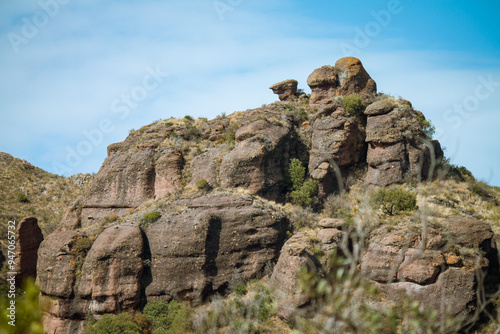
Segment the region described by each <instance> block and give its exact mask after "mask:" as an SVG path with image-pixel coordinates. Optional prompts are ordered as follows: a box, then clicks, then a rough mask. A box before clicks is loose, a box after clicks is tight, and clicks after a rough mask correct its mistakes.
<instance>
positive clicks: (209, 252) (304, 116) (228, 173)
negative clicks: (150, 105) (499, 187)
mask: <svg viewBox="0 0 500 334" xmlns="http://www.w3.org/2000/svg"><path fill="white" fill-rule="evenodd" d="M308 84H309V86H310V87H311V90H312V93H311V96H310V97H309V99H307V98H299V99H296V98H293V96H294V95H295V94H296V89H297V82H296V81H294V80H287V81H284V82H281V83H279V84H276V85H273V86H272V87H271V89H273V91H274V92H275V93H277V94H279V95H280V99H281V100H286V102H277V103H274V104H271V105H267V106H262V107H260V108H256V109H251V110H247V111H243V112H237V113H234V114H232V115H230V116H224V115H223V116H220V117H218V118H216V119H213V120H203V119H198V120H194V119H192V118H191V117H188V116H186V117H185V118H184V119H182V120H173V119H170V120H163V121H158V122H155V123H153V124H150V125H147V126H145V127H143V128H141V129H139V130H137V131H133V132H132V133H131V134H130V135H129V136H128V137H127V139H126V140H125V141H123V142H121V143H116V144H112V145H110V146H109V147H108V156H107V158H106V159H105V161H104V163H103V165H102V167H101V169H100V170H99V172H98V173H97V175H96V176H95V177H94V180H93V182H92V184H91V185H90V187H89V189H88V190H87V191H86V193H85V194H84V196H82V197H80V198H78V199H76V200H75V202H74V204H73V205H72V206H71V207H70V208H68V210H67V212H66V214H65V217H64V218H63V221H62V222H61V225H60V227H59V228H58V230H57V231H56V232H54V233H53V234H51V235H50V236H49V237H48V238H47V239H46V240H45V241H43V242H42V244H41V245H40V248H39V250H38V264H37V273H38V276H37V283H38V285H39V286H40V289H41V296H42V297H41V298H42V301H44V302H47V305H48V308H47V311H46V313H45V315H44V326H45V330H46V331H47V332H48V333H49V334H52V333H61V332H79V331H80V330H81V328H82V326H83V324H84V323H85V321H86V319H88V318H89V316H92V317H94V318H99V317H100V316H101V315H102V314H104V313H118V312H121V311H124V310H129V309H140V308H141V307H142V306H143V305H144V303H145V302H146V301H150V300H171V299H178V300H187V301H192V302H193V303H201V302H204V301H206V300H207V299H209V298H210V296H212V295H214V294H219V293H220V294H224V293H225V292H226V291H227V289H228V287H229V285H230V282H231V281H233V280H234V279H236V278H240V279H251V278H260V277H262V275H263V271H264V268H265V266H266V264H267V263H276V262H277V265H276V267H275V269H274V272H273V275H272V277H271V281H270V284H271V286H274V287H276V289H278V290H279V291H281V293H282V295H283V296H284V298H285V300H286V301H287V302H286V303H285V304H288V305H289V306H294V307H301V306H303V305H304V304H305V303H307V300H304V299H301V297H300V296H292V295H293V293H294V291H295V290H296V287H297V284H298V281H297V271H298V269H299V268H300V267H302V266H303V265H307V266H309V267H310V268H311V269H314V268H316V269H318V268H323V267H325V265H326V263H324V261H323V260H317V257H316V255H317V254H315V253H314V252H312V251H311V249H312V248H316V250H319V251H320V252H323V253H325V254H327V253H330V252H331V251H333V250H336V251H337V252H342V251H346V249H347V248H348V247H349V240H348V239H349V238H348V234H347V233H346V231H344V230H342V229H343V225H344V222H343V221H342V220H335V219H324V220H322V221H321V222H320V223H319V225H318V226H319V227H321V228H320V229H317V230H314V231H308V232H303V233H298V234H296V235H294V236H293V237H291V238H290V239H289V240H288V241H286V243H285V239H286V232H287V231H288V229H289V226H288V225H289V223H288V219H287V217H286V216H285V214H283V213H282V211H281V209H279V207H277V206H276V205H275V204H273V202H272V201H277V202H285V201H286V200H287V196H286V194H287V192H289V191H290V189H291V184H290V180H289V176H288V166H289V163H290V160H291V159H292V158H297V159H299V160H300V161H301V162H302V163H303V164H304V166H305V168H306V174H307V177H311V178H312V179H314V180H316V181H317V185H318V188H319V193H318V198H319V200H318V205H321V200H322V199H324V198H326V197H327V196H328V195H330V194H332V193H337V192H340V191H342V190H343V189H344V187H345V185H344V180H345V178H346V177H357V180H358V181H359V182H363V181H364V182H365V183H366V184H369V185H375V186H388V185H392V184H398V183H403V182H405V181H406V180H415V181H421V180H426V179H430V178H431V177H432V171H433V167H434V166H435V164H436V162H437V161H439V159H441V157H442V151H441V148H440V145H439V142H437V141H432V140H431V138H428V137H427V135H426V134H425V132H424V129H423V125H422V120H425V119H424V118H423V115H422V114H421V113H420V112H418V111H415V110H413V108H412V106H411V104H410V103H409V102H408V101H405V100H400V99H393V98H390V97H387V96H384V95H377V94H376V84H375V82H374V81H373V79H371V78H370V76H369V75H368V73H367V72H366V71H365V69H364V67H363V65H362V64H361V62H360V61H359V60H358V59H355V58H350V57H349V58H343V59H340V60H339V61H337V63H336V64H335V66H323V67H321V68H319V69H317V70H315V71H314V72H313V73H312V74H311V75H310V76H309V78H308ZM352 94H358V95H359V96H360V97H361V99H360V100H361V102H360V103H361V105H358V106H356V108H359V110H355V111H354V112H353V111H352V110H351V109H350V108H351V106H348V105H344V103H345V102H344V101H343V96H344V97H345V96H347V95H352ZM258 196H260V197H262V198H263V199H260V198H259V197H258ZM152 211H156V212H155V213H156V216H155V217H156V218H155V219H147V218H145V217H146V216H145V213H146V212H152ZM157 218H158V219H157ZM117 220H118V221H117ZM456 221H459V222H460V223H459V225H460V226H458V225H457V228H456V229H451V230H450V231H449V233H448V234H446V235H439V237H441V241H439V240H438V239H439V238H438V234H436V235H433V236H432V238H433V239H432V240H433V243H432V242H431V240H430V239H429V240H428V242H429V244H428V245H427V244H425V245H424V246H422V245H420V244H418V245H417V244H414V243H411V242H408V243H402V244H401V243H399V244H398V243H396V244H395V243H394V242H392V241H390V240H395V239H397V238H396V236H393V237H392V238H391V237H390V236H387V238H386V239H381V240H379V239H377V238H374V239H371V240H370V243H369V245H368V248H367V250H366V253H365V254H364V256H363V257H362V258H361V259H360V263H359V266H360V270H361V272H362V273H363V275H365V276H366V277H368V278H370V279H371V280H373V281H374V282H377V284H380V289H381V290H383V291H385V292H386V294H387V296H388V297H389V298H391V299H394V300H397V299H398V298H400V295H401V292H402V291H418V292H415V296H417V297H415V298H417V299H419V298H420V297H418V296H424V295H432V296H436V297H435V298H433V301H432V303H434V304H432V303H431V305H430V306H433V307H434V306H436V305H437V304H436V303H438V301H439V300H440V299H439V298H441V297H440V296H441V293H442V292H446V294H445V296H444V297H442V298H446V299H444V300H441V301H439V302H450V303H454V306H453V307H454V308H453V310H451V312H452V313H454V314H456V315H460V314H466V313H468V312H470V311H471V305H473V303H474V296H475V295H474V291H475V290H474V289H475V285H474V284H475V281H474V280H475V276H474V275H473V271H472V270H473V268H475V266H474V265H472V262H471V261H472V260H471V259H468V258H458V259H454V258H453V257H452V255H450V254H448V253H449V252H445V251H444V250H443V249H442V248H440V247H441V246H443V245H445V244H447V243H451V240H455V241H456V243H458V244H461V243H463V245H464V247H469V248H470V249H472V250H473V251H478V252H479V251H480V252H483V253H484V254H485V255H484V256H483V258H484V259H486V260H482V261H483V262H482V263H484V266H483V268H484V269H485V270H486V269H487V268H489V266H490V265H491V263H492V262H494V261H492V260H491V259H492V257H491V252H492V250H493V249H494V245H493V243H492V242H491V231H490V230H488V227H487V226H483V225H481V223H480V222H477V221H469V220H466V221H463V218H460V217H458V218H450V220H449V221H447V223H449V224H450V226H452V225H453V224H455V223H454V222H456ZM453 226H454V225H453ZM465 226H467V227H465ZM481 231H482V232H481ZM470 233H472V237H469V238H466V237H465V235H468V234H469V235H470ZM398 238H399V236H398ZM311 240H313V241H314V242H313V241H311ZM388 240H389V241H388ZM283 244H284V246H283ZM433 245H434V246H433ZM346 247H347V248H346ZM425 247H427V250H426V248H425ZM280 250H281V252H280ZM424 250H425V251H424ZM280 254H281V255H280ZM322 261H323V262H322ZM325 261H326V260H325ZM485 261H486V262H485ZM459 264H460V265H462V264H464V265H465V266H466V269H462V268H461V267H458V265H459ZM453 285H460V286H462V287H463V288H461V290H460V292H459V293H454V292H453V291H450V287H451V286H453ZM438 297H439V298H438ZM420 299H422V302H423V303H424V304H425V300H424V299H423V297H422V298H420ZM420 299H419V300H420ZM285 304H284V305H285ZM290 312H291V311H290V309H289V308H288V309H287V308H286V307H282V308H281V309H280V314H281V315H282V316H284V317H288V316H290V314H291V313H290Z"/></svg>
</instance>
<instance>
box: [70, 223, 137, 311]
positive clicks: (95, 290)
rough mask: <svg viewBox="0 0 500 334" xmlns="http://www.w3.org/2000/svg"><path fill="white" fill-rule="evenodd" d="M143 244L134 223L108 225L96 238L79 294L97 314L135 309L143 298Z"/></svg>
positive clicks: (84, 270)
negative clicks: (88, 301)
mask: <svg viewBox="0 0 500 334" xmlns="http://www.w3.org/2000/svg"><path fill="white" fill-rule="evenodd" d="M143 248H144V243H143V238H142V232H141V229H140V228H139V227H138V226H135V225H131V224H121V225H116V226H112V227H109V228H107V229H105V230H104V232H102V233H101V234H100V235H99V237H98V238H97V239H96V240H95V242H94V243H93V245H92V248H91V249H90V251H89V252H88V254H87V257H86V258H85V262H84V264H83V266H82V269H81V271H82V276H81V278H80V280H79V283H78V295H79V296H80V298H81V299H85V300H90V305H89V311H90V313H91V314H92V315H93V316H94V317H95V318H98V317H99V316H100V315H102V314H105V313H117V312H119V311H122V310H127V309H136V308H137V307H138V306H139V302H140V300H141V279H142V273H143V269H144V268H143V259H142V258H143V252H144V249H143Z"/></svg>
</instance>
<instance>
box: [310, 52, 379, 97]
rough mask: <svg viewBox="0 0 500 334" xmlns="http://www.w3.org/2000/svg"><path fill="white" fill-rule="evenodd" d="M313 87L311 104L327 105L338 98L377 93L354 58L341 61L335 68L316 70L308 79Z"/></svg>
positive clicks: (370, 80) (359, 63)
mask: <svg viewBox="0 0 500 334" xmlns="http://www.w3.org/2000/svg"><path fill="white" fill-rule="evenodd" d="M307 84H308V85H309V87H311V97H310V100H309V102H310V104H311V105H318V104H326V103H329V102H331V101H333V99H334V98H335V97H337V96H342V95H351V94H360V95H370V94H375V93H376V92H377V85H376V83H375V81H374V80H373V79H372V78H371V77H370V75H369V74H368V73H367V72H366V70H365V69H364V67H363V64H361V61H360V60H359V59H357V58H354V57H345V58H342V59H339V60H338V61H337V62H336V63H335V66H328V65H327V66H323V67H321V68H318V69H316V70H315V71H314V72H312V73H311V75H309V77H308V78H307Z"/></svg>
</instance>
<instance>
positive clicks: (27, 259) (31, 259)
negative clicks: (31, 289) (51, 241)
mask: <svg viewBox="0 0 500 334" xmlns="http://www.w3.org/2000/svg"><path fill="white" fill-rule="evenodd" d="M42 241H43V234H42V230H40V227H38V220H37V219H36V218H35V217H27V218H24V219H23V220H22V221H21V222H20V223H19V224H18V226H17V230H16V253H15V268H16V269H15V270H13V271H15V272H17V276H16V286H17V287H18V288H20V287H21V286H22V285H23V282H24V280H26V279H27V278H28V277H31V278H36V263H37V256H38V247H39V246H40V243H41V242H42Z"/></svg>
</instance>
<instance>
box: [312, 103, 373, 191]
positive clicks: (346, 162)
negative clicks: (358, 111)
mask: <svg viewBox="0 0 500 334" xmlns="http://www.w3.org/2000/svg"><path fill="white" fill-rule="evenodd" d="M364 137H365V134H364V124H363V121H362V120H361V119H360V118H358V117H352V116H351V117H350V116H347V115H346V114H345V112H344V109H343V108H342V107H341V108H338V109H337V110H336V111H335V112H334V113H332V114H331V115H330V116H327V117H323V118H318V119H317V120H316V121H315V122H314V125H313V128H312V138H311V150H310V155H309V166H308V169H309V171H310V173H311V177H312V178H313V179H315V180H317V181H318V184H319V195H320V197H326V196H327V195H329V194H331V193H333V192H335V191H338V190H339V188H342V187H343V183H342V179H343V177H344V176H345V175H346V174H347V173H346V172H347V171H348V169H349V168H350V167H353V166H355V165H356V164H357V163H359V162H360V161H362V159H363V158H364V153H365V142H364Z"/></svg>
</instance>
